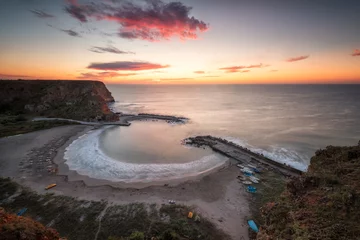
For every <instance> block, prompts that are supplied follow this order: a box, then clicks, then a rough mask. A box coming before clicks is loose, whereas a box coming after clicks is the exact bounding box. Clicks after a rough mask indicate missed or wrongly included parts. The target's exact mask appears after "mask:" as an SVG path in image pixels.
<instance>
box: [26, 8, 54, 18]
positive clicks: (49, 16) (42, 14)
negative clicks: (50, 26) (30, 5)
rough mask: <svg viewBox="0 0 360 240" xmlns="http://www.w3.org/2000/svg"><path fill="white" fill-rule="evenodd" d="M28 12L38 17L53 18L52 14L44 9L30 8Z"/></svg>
mask: <svg viewBox="0 0 360 240" xmlns="http://www.w3.org/2000/svg"><path fill="white" fill-rule="evenodd" d="M30 12H32V13H33V14H34V16H36V17H38V18H54V17H55V16H54V15H51V14H49V13H46V12H44V11H41V10H36V9H34V10H30Z"/></svg>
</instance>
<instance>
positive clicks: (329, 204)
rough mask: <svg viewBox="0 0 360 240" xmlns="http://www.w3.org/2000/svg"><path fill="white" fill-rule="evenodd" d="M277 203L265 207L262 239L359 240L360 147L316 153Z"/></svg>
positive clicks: (331, 149)
mask: <svg viewBox="0 0 360 240" xmlns="http://www.w3.org/2000/svg"><path fill="white" fill-rule="evenodd" d="M277 203H278V204H277V205H273V206H270V205H267V207H265V208H264V211H263V214H264V217H265V223H264V225H263V227H264V231H263V232H262V233H261V234H262V235H263V237H264V238H263V239H266V237H268V238H271V239H329V240H331V239H333V240H352V239H354V240H355V239H358V236H360V225H359V224H358V221H359V219H360V146H353V147H333V146H329V147H327V148H326V149H325V150H319V151H317V152H316V155H315V156H314V157H313V158H312V159H311V164H310V166H309V170H308V172H307V173H306V174H304V175H303V176H301V177H299V178H296V179H293V180H292V181H290V182H289V183H288V184H287V187H286V189H285V191H284V192H283V193H282V195H281V197H280V198H279V200H278V202H277ZM259 239H262V238H259Z"/></svg>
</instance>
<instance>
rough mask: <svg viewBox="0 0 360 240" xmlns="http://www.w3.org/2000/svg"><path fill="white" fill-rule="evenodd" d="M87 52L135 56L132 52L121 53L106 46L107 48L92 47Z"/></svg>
mask: <svg viewBox="0 0 360 240" xmlns="http://www.w3.org/2000/svg"><path fill="white" fill-rule="evenodd" d="M89 51H91V52H95V53H106V52H107V53H115V54H135V53H134V52H128V51H122V50H119V49H117V48H116V47H113V46H108V47H92V48H90V49H89Z"/></svg>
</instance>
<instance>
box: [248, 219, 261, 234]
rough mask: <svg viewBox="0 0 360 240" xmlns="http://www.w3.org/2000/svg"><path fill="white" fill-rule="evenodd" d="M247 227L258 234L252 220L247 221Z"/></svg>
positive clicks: (257, 229)
mask: <svg viewBox="0 0 360 240" xmlns="http://www.w3.org/2000/svg"><path fill="white" fill-rule="evenodd" d="M248 224H249V227H250V228H251V229H252V230H253V231H254V232H256V233H257V232H259V228H258V227H257V225H256V223H255V222H254V220H249V221H248Z"/></svg>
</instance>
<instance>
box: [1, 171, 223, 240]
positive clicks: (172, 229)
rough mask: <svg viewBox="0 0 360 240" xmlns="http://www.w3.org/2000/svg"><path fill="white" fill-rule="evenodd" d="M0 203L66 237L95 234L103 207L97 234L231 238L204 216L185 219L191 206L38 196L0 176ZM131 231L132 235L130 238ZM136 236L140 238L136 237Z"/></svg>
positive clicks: (166, 239) (107, 236)
mask: <svg viewBox="0 0 360 240" xmlns="http://www.w3.org/2000/svg"><path fill="white" fill-rule="evenodd" d="M0 207H3V208H5V209H6V211H8V212H10V213H17V212H18V211H19V210H20V209H22V208H24V207H26V208H27V209H28V210H27V211H26V213H25V214H24V216H26V217H30V218H32V219H34V220H36V221H39V222H40V223H42V224H43V225H44V226H48V227H52V228H54V229H56V230H57V231H58V232H59V233H60V235H61V236H62V237H66V238H67V239H68V240H72V239H76V240H82V239H84V240H85V239H86V240H87V239H94V238H95V234H96V232H97V231H98V229H99V216H101V213H102V212H103V213H104V215H103V217H102V219H101V228H100V231H99V234H98V239H113V240H115V239H116V240H120V239H122V240H129V239H141V236H144V238H143V239H146V240H150V239H151V238H152V237H156V238H157V239H158V240H171V239H179V240H185V239H193V240H196V239H199V240H221V239H224V240H225V239H226V240H227V239H229V237H228V236H227V235H226V234H225V233H223V232H222V231H221V230H219V229H217V228H216V227H215V226H214V225H213V224H212V223H210V222H209V221H208V220H206V219H203V218H201V221H200V222H195V221H194V219H188V218H187V213H188V212H189V211H190V210H191V208H190V207H187V206H183V205H162V206H161V207H160V208H159V207H158V206H156V205H155V204H153V205H146V204H142V203H132V204H125V205H109V204H108V203H107V202H105V201H102V202H94V201H84V200H78V199H75V198H71V197H67V196H56V195H53V194H45V195H39V194H36V193H34V192H32V191H30V190H28V189H25V188H22V187H21V186H19V185H18V184H17V183H14V182H13V181H11V180H10V179H8V178H0ZM131 236H132V237H131ZM139 236H140V238H139Z"/></svg>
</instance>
